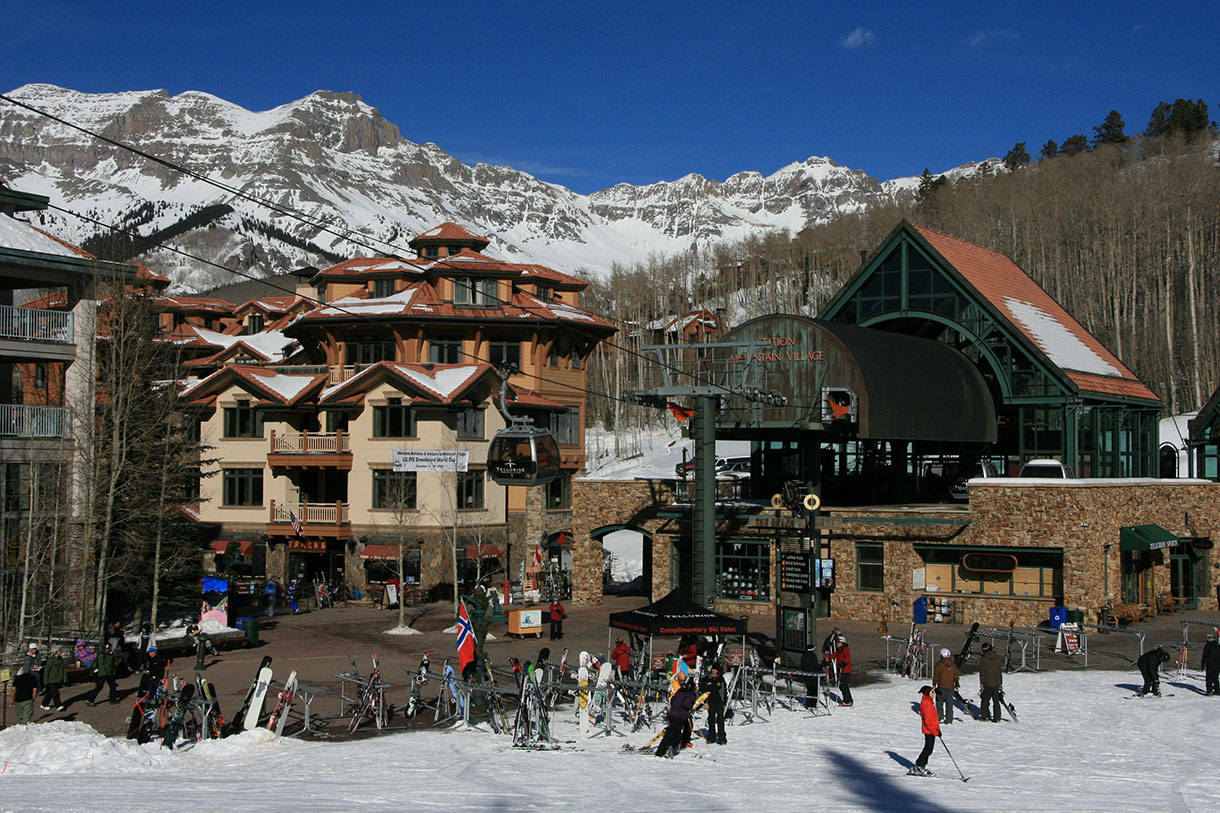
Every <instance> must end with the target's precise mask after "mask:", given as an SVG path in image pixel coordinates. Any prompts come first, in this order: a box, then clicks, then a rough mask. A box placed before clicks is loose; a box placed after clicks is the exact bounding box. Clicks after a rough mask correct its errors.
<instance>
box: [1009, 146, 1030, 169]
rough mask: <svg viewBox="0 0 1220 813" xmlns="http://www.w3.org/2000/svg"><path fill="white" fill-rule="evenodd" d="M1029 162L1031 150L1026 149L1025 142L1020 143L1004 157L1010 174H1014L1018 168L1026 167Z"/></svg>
mask: <svg viewBox="0 0 1220 813" xmlns="http://www.w3.org/2000/svg"><path fill="white" fill-rule="evenodd" d="M1029 161H1030V158H1029V150H1027V149H1025V142H1024V141H1018V142H1017V143H1016V144H1014V145H1013V147H1012V149H1011V150H1009V151H1008V152H1007V154H1005V156H1004V166H1005V167H1007V169H1008V171H1009V172H1012V171H1013V170H1014V169H1016V168H1017V167H1023V166H1025V165H1026V164H1028V163H1029Z"/></svg>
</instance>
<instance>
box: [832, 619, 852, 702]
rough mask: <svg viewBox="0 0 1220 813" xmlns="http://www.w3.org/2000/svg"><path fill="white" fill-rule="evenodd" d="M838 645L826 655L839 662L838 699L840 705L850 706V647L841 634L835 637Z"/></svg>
mask: <svg viewBox="0 0 1220 813" xmlns="http://www.w3.org/2000/svg"><path fill="white" fill-rule="evenodd" d="M836 640H837V641H838V647H837V648H836V649H835V650H834V651H833V652H831V653H830V654H829V655H828V656H827V657H828V658H829V659H830V660H832V661H835V662H836V663H838V664H839V670H838V671H839V695H840V696H841V697H842V699H841V700H840V701H839V705H840V706H847V707H849V708H850V707H851V705H852V702H853V701H852V699H851V647H849V646H848V645H847V639H846V638H844V637H843V636H842V635H840V636H838V638H837V639H836Z"/></svg>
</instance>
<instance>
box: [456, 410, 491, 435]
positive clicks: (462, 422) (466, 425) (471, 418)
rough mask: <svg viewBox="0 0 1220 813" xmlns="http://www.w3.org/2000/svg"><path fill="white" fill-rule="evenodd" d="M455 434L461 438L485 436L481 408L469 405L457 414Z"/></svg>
mask: <svg viewBox="0 0 1220 813" xmlns="http://www.w3.org/2000/svg"><path fill="white" fill-rule="evenodd" d="M457 436H458V437H459V438H461V439H463V440H467V439H473V440H480V439H482V438H484V437H486V431H485V429H484V421H483V410H481V409H477V408H475V407H471V408H470V409H463V410H462V411H461V412H459V413H458V414H457Z"/></svg>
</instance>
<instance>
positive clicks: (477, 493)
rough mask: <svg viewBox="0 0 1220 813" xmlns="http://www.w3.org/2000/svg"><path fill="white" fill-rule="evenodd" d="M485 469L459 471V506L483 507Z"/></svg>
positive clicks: (473, 508)
mask: <svg viewBox="0 0 1220 813" xmlns="http://www.w3.org/2000/svg"><path fill="white" fill-rule="evenodd" d="M485 479H486V472H484V471H459V472H458V473H457V507H458V508H459V509H471V510H477V509H481V508H482V507H483V485H484V480H485Z"/></svg>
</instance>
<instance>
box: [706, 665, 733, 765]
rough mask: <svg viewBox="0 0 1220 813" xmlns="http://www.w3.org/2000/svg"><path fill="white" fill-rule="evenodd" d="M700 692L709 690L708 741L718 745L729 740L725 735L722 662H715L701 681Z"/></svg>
mask: <svg viewBox="0 0 1220 813" xmlns="http://www.w3.org/2000/svg"><path fill="white" fill-rule="evenodd" d="M699 692H700V693H701V694H702V693H703V692H707V737H706V739H707V741H708V742H709V743H715V744H716V745H724V744H725V743H726V742H728V740H727V738H726V737H725V736H724V702H725V696H724V695H725V685H724V676H723V675H722V674H720V664H718V663H713V664H712V666H711V669H710V670H708V674H707V676H705V677H704V678H703V680H702V681H700V682H699Z"/></svg>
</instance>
